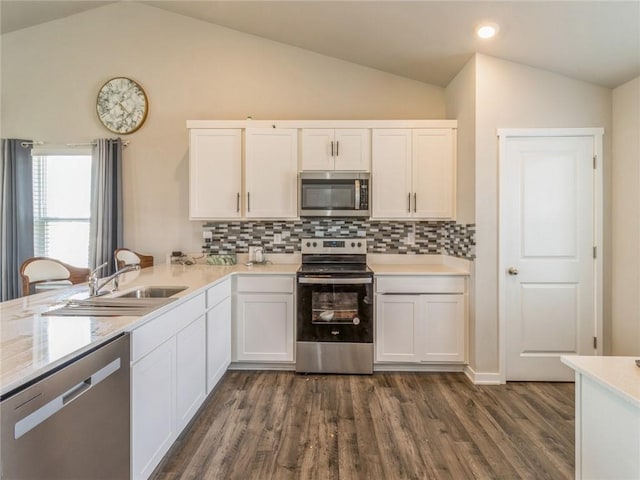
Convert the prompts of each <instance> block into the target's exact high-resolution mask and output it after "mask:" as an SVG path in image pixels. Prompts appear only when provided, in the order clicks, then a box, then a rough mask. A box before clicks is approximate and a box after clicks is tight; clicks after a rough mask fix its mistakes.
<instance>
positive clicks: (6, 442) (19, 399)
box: [0, 334, 131, 480]
mask: <svg viewBox="0 0 640 480" xmlns="http://www.w3.org/2000/svg"><path fill="white" fill-rule="evenodd" d="M129 351H130V350H129V335H128V334H124V335H122V336H120V337H118V338H116V339H115V340H112V341H110V342H108V343H106V344H103V345H100V346H99V347H96V348H95V349H93V350H91V351H89V352H88V353H85V354H83V355H82V356H81V357H80V358H78V359H75V360H72V361H71V362H70V363H68V364H66V365H63V366H62V367H60V368H59V369H58V370H57V371H54V372H53V373H50V374H48V375H46V376H45V377H44V378H42V379H38V380H37V381H36V383H33V384H32V385H29V386H27V387H26V388H23V389H22V390H20V391H17V392H15V393H12V392H9V393H7V395H6V397H7V398H3V399H2V402H1V403H0V416H1V425H2V431H1V433H0V436H1V439H2V440H1V441H2V443H1V445H0V469H1V471H2V480H13V479H20V480H23V479H47V480H53V479H60V480H62V479H64V480H70V479H82V480H89V479H109V480H119V479H127V478H129V459H130V453H129V450H130V448H129V446H130V423H131V422H130V408H129V398H130V396H129V391H130V387H129Z"/></svg>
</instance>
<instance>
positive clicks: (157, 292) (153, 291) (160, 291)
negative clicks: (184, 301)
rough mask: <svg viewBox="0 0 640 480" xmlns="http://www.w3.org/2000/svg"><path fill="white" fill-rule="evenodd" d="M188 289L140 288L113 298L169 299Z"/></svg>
mask: <svg viewBox="0 0 640 480" xmlns="http://www.w3.org/2000/svg"><path fill="white" fill-rule="evenodd" d="M187 288H189V287H140V288H136V289H135V290H131V291H129V292H126V293H123V294H120V295H116V296H115V298H169V297H171V296H173V295H175V294H176V293H179V292H182V291H183V290H186V289H187Z"/></svg>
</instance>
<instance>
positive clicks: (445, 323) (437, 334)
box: [420, 295, 466, 362]
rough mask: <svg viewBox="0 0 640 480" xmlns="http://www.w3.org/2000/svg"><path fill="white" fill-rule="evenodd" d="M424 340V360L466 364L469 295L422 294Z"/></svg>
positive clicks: (422, 346) (422, 356)
mask: <svg viewBox="0 0 640 480" xmlns="http://www.w3.org/2000/svg"><path fill="white" fill-rule="evenodd" d="M421 299H422V316H421V321H422V322H423V323H424V327H423V329H422V331H423V337H422V338H421V339H420V346H421V349H422V351H421V352H420V353H421V360H422V361H426V362H464V361H465V358H466V355H465V353H466V342H465V336H466V335H465V330H466V322H465V296H464V295H422V297H421Z"/></svg>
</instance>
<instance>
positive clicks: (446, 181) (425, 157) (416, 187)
mask: <svg viewBox="0 0 640 480" xmlns="http://www.w3.org/2000/svg"><path fill="white" fill-rule="evenodd" d="M412 172H413V186H412V189H411V190H412V192H413V195H414V198H413V199H412V201H414V202H415V203H414V205H413V207H412V211H413V216H414V217H415V218H446V219H454V218H455V201H456V199H455V191H456V189H455V184H456V159H455V145H454V135H453V130H451V129H448V128H443V129H435V128H433V129H419V130H413V167H412Z"/></svg>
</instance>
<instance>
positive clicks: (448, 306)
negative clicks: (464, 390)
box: [375, 277, 467, 363]
mask: <svg viewBox="0 0 640 480" xmlns="http://www.w3.org/2000/svg"><path fill="white" fill-rule="evenodd" d="M397 290H405V291H406V292H407V294H402V293H398V292H397ZM447 291H450V293H444V292H447ZM464 291H465V280H464V279H463V278H460V279H456V278H442V279H437V278H433V277H431V278H429V277H407V278H404V279H403V278H401V277H395V278H393V279H389V280H388V281H387V280H383V279H378V280H377V294H376V341H375V344H376V362H380V363H383V362H399V363H420V362H437V363H463V362H465V361H466V325H467V320H466V294H465V293H464ZM414 292H417V293H414ZM423 292H427V293H423ZM428 292H437V293H428Z"/></svg>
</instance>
